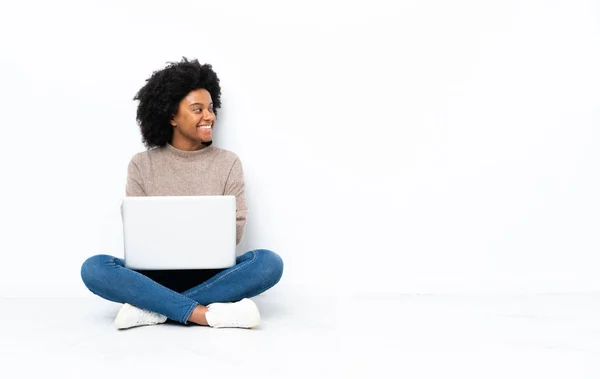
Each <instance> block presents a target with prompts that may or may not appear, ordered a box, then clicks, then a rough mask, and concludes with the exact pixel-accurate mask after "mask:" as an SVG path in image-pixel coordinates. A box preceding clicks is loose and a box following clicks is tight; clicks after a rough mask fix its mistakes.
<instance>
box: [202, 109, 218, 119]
mask: <svg viewBox="0 0 600 379" xmlns="http://www.w3.org/2000/svg"><path fill="white" fill-rule="evenodd" d="M202 113H203V114H202V118H203V119H205V120H209V121H214V119H215V114H214V113H213V112H211V111H209V110H208V109H205V110H203V111H202Z"/></svg>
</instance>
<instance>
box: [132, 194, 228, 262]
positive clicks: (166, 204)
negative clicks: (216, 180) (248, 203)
mask: <svg viewBox="0 0 600 379" xmlns="http://www.w3.org/2000/svg"><path fill="white" fill-rule="evenodd" d="M121 212H122V218H123V235H124V247H125V267H127V268H130V269H133V270H179V269H181V270H193V269H221V268H228V267H233V266H234V265H235V258H236V256H235V247H236V223H235V218H236V203H235V196H139V197H138V196H135V197H125V198H124V199H123V203H122V206H121Z"/></svg>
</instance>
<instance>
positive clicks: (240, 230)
mask: <svg viewBox="0 0 600 379" xmlns="http://www.w3.org/2000/svg"><path fill="white" fill-rule="evenodd" d="M244 190H245V185H244V171H243V168H242V162H240V160H239V158H238V159H236V160H235V162H233V166H231V170H230V171H229V177H228V178H227V181H226V182H225V191H224V193H223V195H234V196H235V204H236V213H235V214H236V217H235V221H236V222H235V226H236V245H239V244H240V241H241V240H242V237H243V236H244V232H245V231H246V215H247V213H248V208H247V207H246V195H245V192H244Z"/></svg>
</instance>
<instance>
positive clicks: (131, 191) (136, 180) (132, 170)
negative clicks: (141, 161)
mask: <svg viewBox="0 0 600 379" xmlns="http://www.w3.org/2000/svg"><path fill="white" fill-rule="evenodd" d="M125 196H146V191H145V190H144V179H143V178H142V174H141V172H140V168H139V167H138V165H137V164H136V163H135V162H134V160H133V159H131V161H130V162H129V167H128V168H127V185H126V186H125Z"/></svg>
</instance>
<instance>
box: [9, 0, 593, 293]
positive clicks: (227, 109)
mask: <svg viewBox="0 0 600 379" xmlns="http://www.w3.org/2000/svg"><path fill="white" fill-rule="evenodd" d="M1 4H2V5H1V7H0V35H1V36H2V37H0V38H1V39H0V104H1V105H0V107H1V108H0V115H1V116H2V118H1V124H0V127H1V133H2V134H1V135H2V141H3V143H2V147H1V148H0V162H1V164H2V166H1V178H2V184H1V186H0V209H1V210H0V223H1V224H0V226H1V230H2V233H1V239H0V242H1V245H0V246H1V248H0V252H1V254H2V257H1V263H0V296H4V297H17V296H24V297H44V296H49V297H63V296H74V297H78V296H92V295H91V294H90V293H89V292H88V291H87V289H85V287H84V286H83V284H82V282H81V280H80V278H79V269H80V265H81V263H82V262H83V261H84V260H85V259H86V258H87V257H89V256H91V255H93V254H98V253H109V254H113V255H117V256H122V245H121V241H120V238H121V237H120V235H119V233H120V225H119V224H118V223H119V218H118V204H119V201H120V197H121V196H123V193H124V185H125V176H126V167H127V163H128V162H129V159H130V158H131V156H132V155H133V154H135V153H136V152H138V151H141V150H142V149H143V146H142V144H141V142H140V141H141V138H140V134H139V131H138V127H137V125H136V122H135V110H136V103H135V102H134V101H133V100H132V98H133V96H134V94H135V93H136V91H137V90H138V89H139V88H140V87H141V86H142V85H143V84H144V82H145V79H146V78H148V77H149V76H150V74H151V73H152V71H154V70H158V69H160V68H162V67H164V65H165V63H166V62H167V61H177V60H179V59H181V57H182V56H187V57H189V58H198V59H199V60H200V61H201V62H203V63H204V62H208V63H211V64H212V65H213V66H214V68H215V70H216V71H217V73H218V75H219V77H220V78H221V84H222V87H223V98H222V100H223V108H222V110H221V114H220V118H219V120H218V126H217V127H218V129H217V130H216V135H215V144H216V145H217V146H219V147H222V148H225V149H229V150H232V151H234V152H236V153H237V154H238V155H239V156H240V158H241V159H242V162H243V164H244V169H245V174H246V184H247V196H248V205H249V208H250V212H249V219H248V228H247V233H246V236H245V239H244V242H243V244H242V245H241V247H240V252H243V251H245V250H248V249H253V248H269V249H272V250H275V251H276V252H278V253H279V254H280V255H281V256H282V257H283V259H284V261H285V263H286V268H285V273H284V278H283V279H282V281H281V285H280V288H281V290H285V289H286V288H287V289H296V290H300V291H334V293H345V294H352V293H361V292H363V293H388V292H399V293H443V292H505V291H517V292H566V291H592V290H600V275H599V274H598V272H599V271H600V258H599V256H598V253H599V252H600V249H599V248H600V242H599V238H598V234H599V233H598V231H599V230H600V216H599V214H600V213H599V212H600V201H599V200H598V194H599V193H600V178H599V173H598V171H599V170H598V168H599V163H600V149H598V147H599V142H600V132H599V121H600V108H599V105H600V91H599V89H600V71H599V70H598V67H600V10H599V6H598V3H594V2H593V1H572V0H570V1H567V0H562V1H559V0H557V1H533V0H526V1H483V2H482V1H464V0H461V1H452V2H448V1H442V0H439V1H397V2H391V1H390V2H383V1H368V2H357V1H343V2H342V1H337V2H334V1H294V2H292V1H285V2H275V1H247V2H241V1H236V2H231V1H219V2H214V1H211V2H207V1H198V0H180V1H169V2H166V1H161V2H148V1H143V2H142V1H130V2H124V1H116V0H115V1H51V2H48V1H30V2H16V1H6V2H5V1H3V2H2V3H1ZM392 4H395V5H392Z"/></svg>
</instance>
